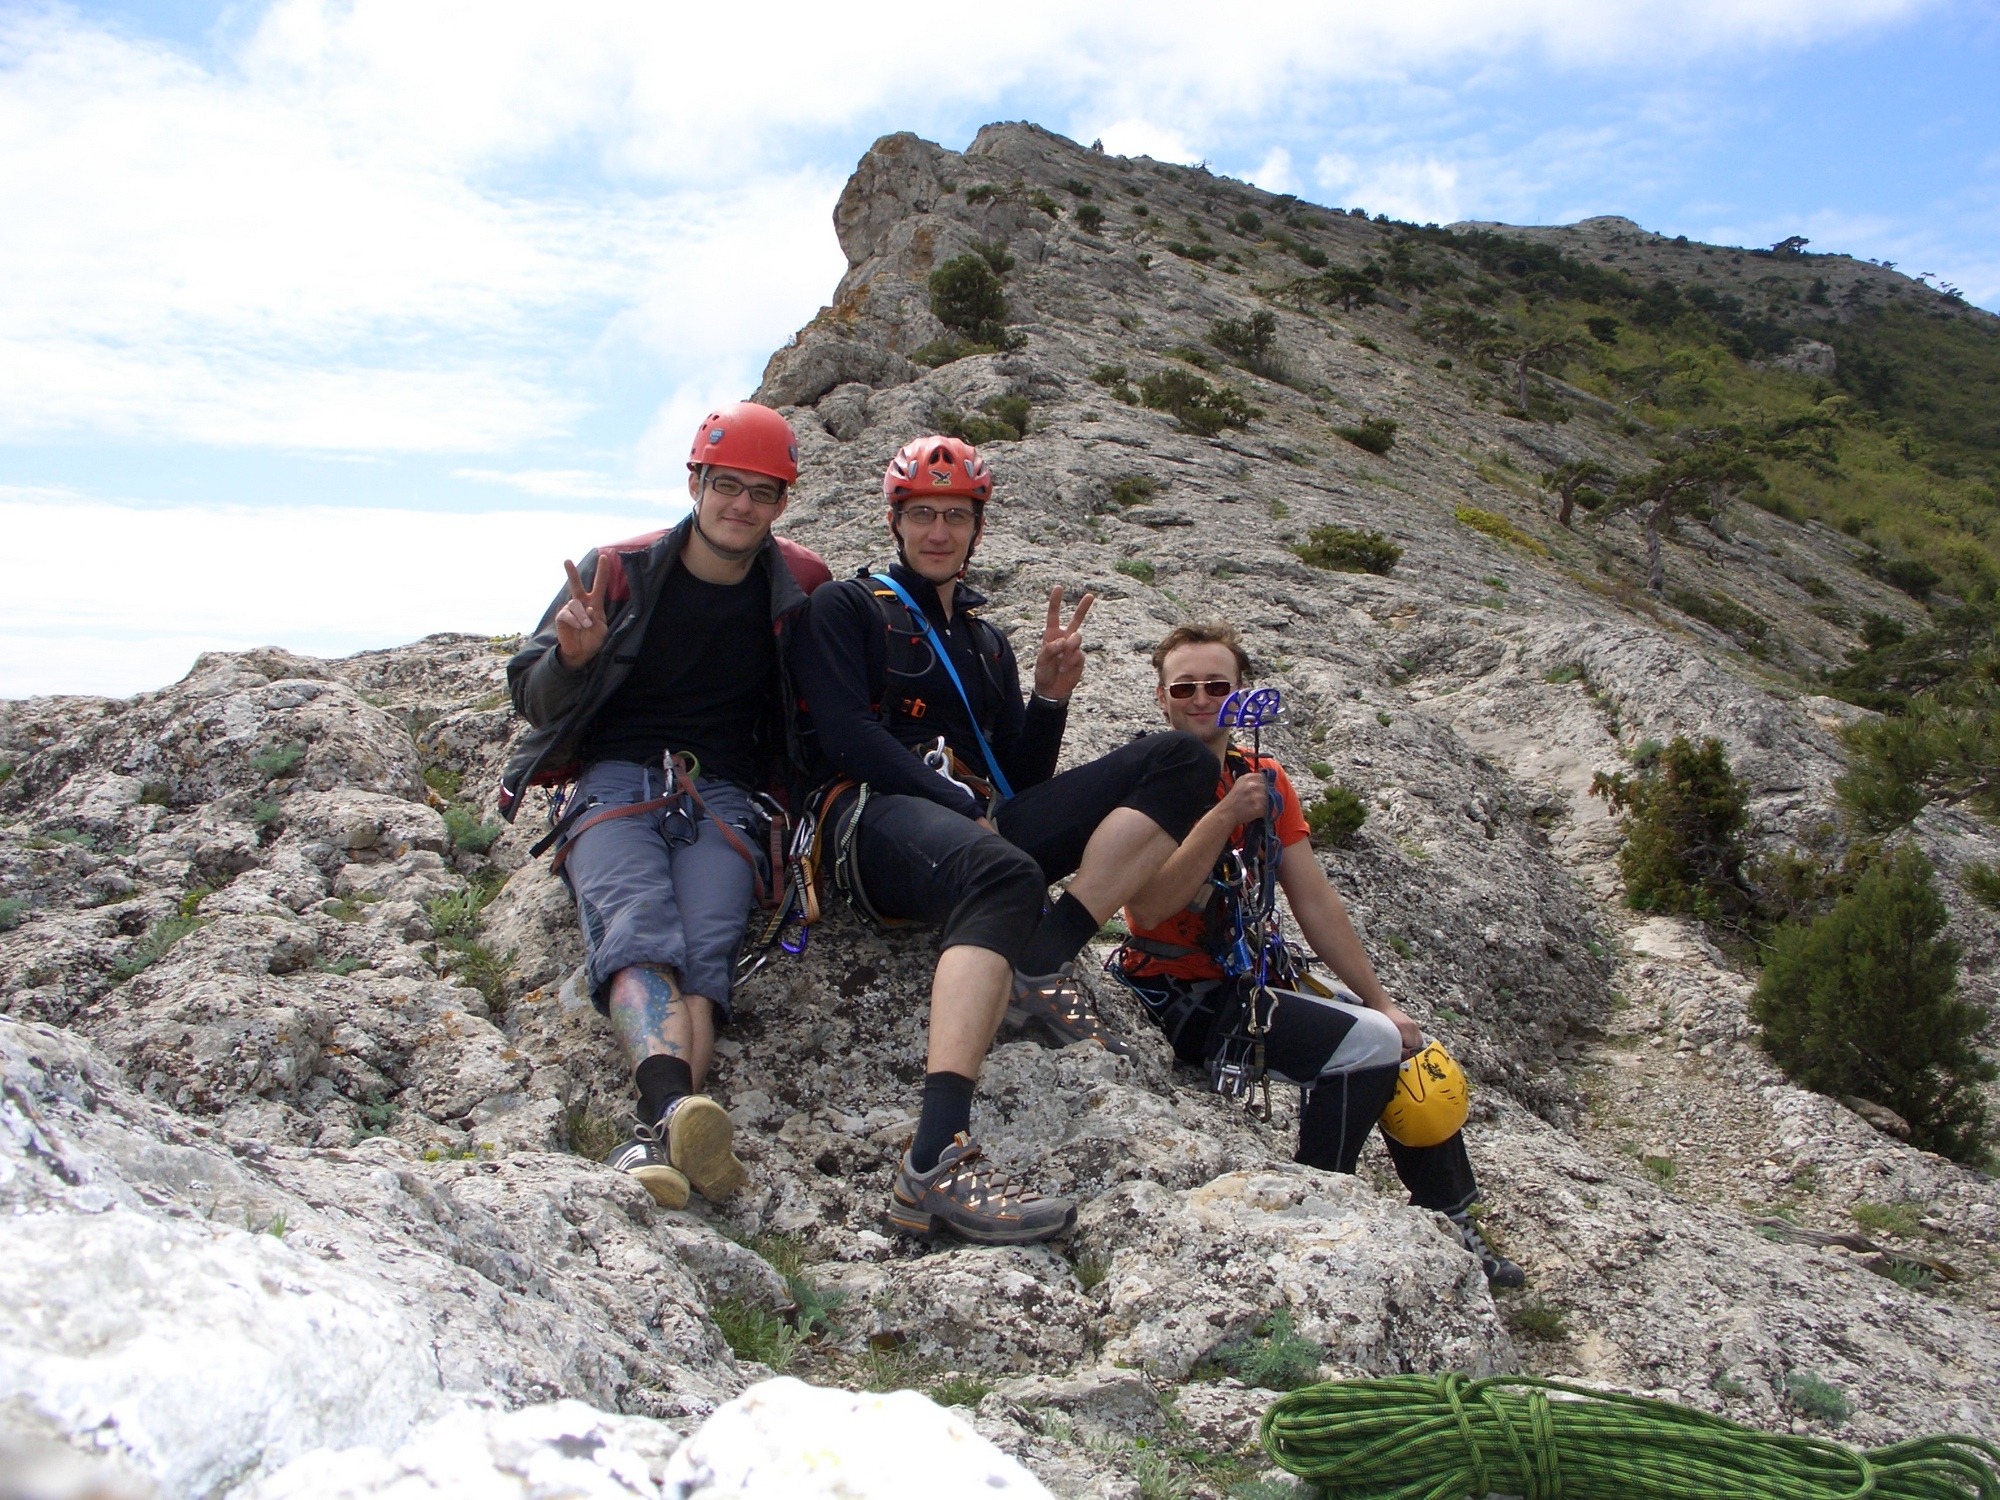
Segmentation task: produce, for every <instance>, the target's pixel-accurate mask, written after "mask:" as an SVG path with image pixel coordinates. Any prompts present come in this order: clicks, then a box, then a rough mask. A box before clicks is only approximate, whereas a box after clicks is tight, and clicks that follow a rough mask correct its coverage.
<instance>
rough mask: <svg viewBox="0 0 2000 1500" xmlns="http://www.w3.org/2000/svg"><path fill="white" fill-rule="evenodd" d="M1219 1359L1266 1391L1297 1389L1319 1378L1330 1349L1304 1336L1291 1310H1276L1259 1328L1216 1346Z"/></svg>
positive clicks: (1248, 1383) (1230, 1369)
mask: <svg viewBox="0 0 2000 1500" xmlns="http://www.w3.org/2000/svg"><path fill="white" fill-rule="evenodd" d="M1211 1357H1212V1358H1213V1359H1214V1361H1215V1363H1216V1364H1218V1365H1220V1366H1221V1367H1222V1368H1223V1369H1225V1370H1227V1371H1228V1372H1229V1373H1230V1374H1231V1375H1234V1376H1235V1377H1236V1378H1237V1379H1238V1380H1240V1381H1242V1382H1243V1383H1244V1384H1245V1385H1248V1386H1254V1387H1256V1388H1257V1389H1258V1390H1262V1391H1295V1390H1297V1389H1298V1388H1299V1387H1300V1386H1306V1385H1311V1384H1312V1383H1313V1382H1314V1381H1315V1380H1317V1379H1319V1367H1320V1362H1321V1361H1322V1360H1324V1359H1325V1358H1326V1351H1325V1350H1324V1349H1323V1348H1321V1347H1320V1346H1319V1345H1318V1344H1316V1343H1314V1342H1313V1341H1312V1340H1311V1339H1307V1338H1301V1337H1300V1336H1299V1333H1298V1330H1297V1328H1296V1327H1295V1326H1294V1324H1293V1321H1292V1315H1291V1314H1290V1313H1289V1312H1275V1313H1272V1314H1271V1315H1270V1316H1269V1317H1268V1318H1265V1319H1264V1320H1263V1321H1262V1322H1260V1323H1259V1324H1258V1325H1257V1327H1256V1329H1255V1331H1254V1332H1253V1333H1251V1334H1249V1335H1247V1336H1245V1337H1243V1338H1238V1339H1231V1340H1230V1341H1229V1342H1227V1343H1225V1344H1220V1345H1218V1346H1217V1347H1216V1349H1215V1352H1214V1354H1213V1355H1212V1356H1211Z"/></svg>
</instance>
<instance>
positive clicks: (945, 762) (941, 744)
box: [923, 735, 986, 802]
mask: <svg viewBox="0 0 2000 1500" xmlns="http://www.w3.org/2000/svg"><path fill="white" fill-rule="evenodd" d="M923 758H924V764H925V765H926V766H929V767H930V768H931V769H932V770H933V771H935V772H937V773H938V775H940V776H942V777H943V778H944V779H945V780H946V781H948V782H950V783H951V784H952V785H953V786H955V787H957V788H958V789H959V790H960V791H961V792H963V793H965V795H966V796H968V797H970V798H971V799H972V800H973V801H975V802H984V801H985V800H986V799H985V798H984V797H981V796H980V795H979V794H978V793H977V792H975V791H974V790H973V789H972V788H971V787H969V786H967V785H966V784H965V783H964V782H962V781H960V780H959V779H958V778H957V777H956V776H954V775H952V774H951V772H952V754H951V745H950V744H949V742H947V741H946V739H945V737H944V736H943V735H939V736H938V737H937V743H936V744H935V745H933V746H931V747H930V749H928V750H926V751H925V752H924V757H923Z"/></svg>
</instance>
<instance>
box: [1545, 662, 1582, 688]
mask: <svg viewBox="0 0 2000 1500" xmlns="http://www.w3.org/2000/svg"><path fill="white" fill-rule="evenodd" d="M1582 677H1583V668H1582V667H1580V666H1578V665H1577V664H1576V663H1575V662H1573V661H1571V662H1564V663H1563V664H1562V665H1561V666H1559V667H1550V668H1549V669H1548V671H1546V672H1544V673H1542V681H1544V682H1553V683H1556V684H1557V685H1561V684H1562V683H1565V682H1576V681H1579V680H1581V678H1582Z"/></svg>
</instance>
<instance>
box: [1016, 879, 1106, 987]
mask: <svg viewBox="0 0 2000 1500" xmlns="http://www.w3.org/2000/svg"><path fill="white" fill-rule="evenodd" d="M1097 927H1098V922H1097V918H1095V917H1093V916H1092V915H1091V914H1090V908H1089V907H1087V906H1085V905H1084V904H1083V903H1082V902H1081V901H1079V900H1077V899H1076V897H1074V896H1072V895H1071V894H1070V893H1069V892H1068V891H1064V892H1063V893H1062V896H1061V897H1060V898H1059V899H1058V900H1057V902H1056V904H1055V905H1054V906H1051V907H1050V908H1049V909H1048V911H1047V912H1046V913H1045V914H1044V915H1043V917H1042V924H1041V926H1039V927H1037V928H1036V929H1035V935H1034V936H1033V937H1031V938H1029V939H1028V946H1027V947H1026V948H1024V949H1023V950H1022V951H1021V961H1020V963H1018V964H1017V965H1015V967H1016V968H1018V969H1019V970H1020V971H1021V972H1022V973H1023V974H1035V975H1040V974H1053V973H1055V971H1056V970H1057V969H1060V968H1061V967H1062V966H1063V965H1064V964H1066V963H1068V962H1069V961H1070V960H1071V959H1073V958H1075V957H1076V956H1077V954H1079V953H1081V952H1083V945H1084V944H1085V943H1087V942H1089V941H1090V940H1091V939H1092V938H1094V937H1096V936H1097Z"/></svg>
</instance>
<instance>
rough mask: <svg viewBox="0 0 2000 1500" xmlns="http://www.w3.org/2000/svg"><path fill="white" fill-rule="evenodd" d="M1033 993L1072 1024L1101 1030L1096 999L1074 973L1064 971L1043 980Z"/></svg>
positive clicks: (1101, 1021)
mask: <svg viewBox="0 0 2000 1500" xmlns="http://www.w3.org/2000/svg"><path fill="white" fill-rule="evenodd" d="M1034 989H1035V993H1036V994H1038V995H1041V996H1043V997H1044V998H1046V999H1047V1000H1048V1002H1049V1008H1050V1009H1051V1010H1053V1011H1054V1012H1055V1013H1056V1014H1057V1015H1058V1016H1060V1017H1061V1018H1062V1019H1063V1020H1064V1021H1067V1022H1068V1023H1069V1024H1070V1025H1072V1026H1080V1027H1089V1028H1090V1029H1091V1030H1093V1031H1096V1030H1102V1029H1103V1026H1104V1021H1103V1018H1102V1017H1100V1016H1099V1015H1098V1014H1097V1000H1096V997H1095V996H1093V995H1092V994H1091V993H1090V991H1089V990H1088V989H1086V988H1085V987H1084V985H1083V982H1082V981H1081V980H1079V979H1078V978H1077V977H1076V976H1075V975H1074V974H1071V973H1068V972H1065V973H1062V974H1059V975H1057V976H1055V977H1054V978H1053V979H1047V980H1043V981H1042V982H1040V983H1038V984H1036V985H1035V987H1034Z"/></svg>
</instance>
